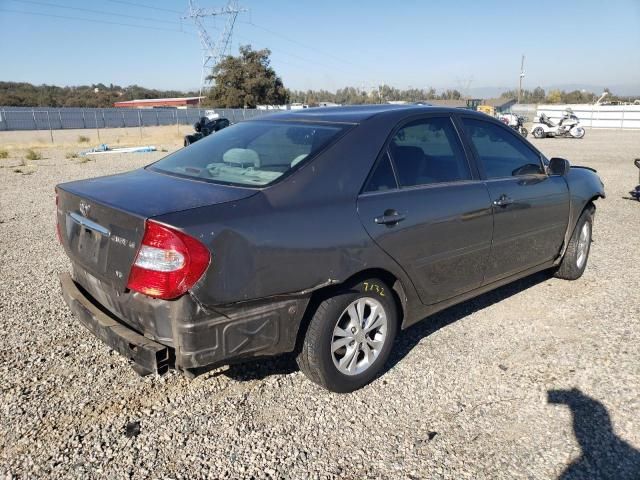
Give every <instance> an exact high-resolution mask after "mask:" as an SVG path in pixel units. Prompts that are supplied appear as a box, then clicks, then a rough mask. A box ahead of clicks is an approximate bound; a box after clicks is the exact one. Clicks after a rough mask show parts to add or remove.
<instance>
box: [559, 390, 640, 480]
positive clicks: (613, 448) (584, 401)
mask: <svg viewBox="0 0 640 480" xmlns="http://www.w3.org/2000/svg"><path fill="white" fill-rule="evenodd" d="M547 393H548V401H549V403H551V404H558V405H567V406H568V407H569V408H570V409H571V414H572V416H573V433H574V435H575V436H576V440H577V441H578V443H579V444H580V448H581V449H582V455H580V457H579V458H577V459H576V460H574V461H573V462H572V463H571V465H569V466H568V467H567V468H566V469H565V471H564V472H562V474H561V475H560V477H558V480H582V479H591V478H593V479H596V478H597V479H603V480H604V479H611V480H614V479H615V480H637V479H640V451H639V450H636V449H635V448H633V447H632V446H631V445H629V444H628V443H627V442H625V441H624V440H622V439H621V438H620V437H618V436H617V435H616V434H615V433H614V432H613V428H612V425H611V418H610V416H609V412H608V411H607V409H606V408H605V406H604V405H603V404H602V403H600V402H599V401H597V400H595V399H593V398H591V397H589V396H588V395H585V394H584V393H582V392H581V391H580V390H578V389H577V388H573V389H571V390H549V391H548V392H547Z"/></svg>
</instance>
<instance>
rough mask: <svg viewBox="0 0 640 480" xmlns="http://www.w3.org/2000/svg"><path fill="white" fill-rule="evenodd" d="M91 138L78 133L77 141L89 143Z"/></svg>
mask: <svg viewBox="0 0 640 480" xmlns="http://www.w3.org/2000/svg"><path fill="white" fill-rule="evenodd" d="M90 141H91V139H90V138H89V137H85V136H84V135H80V136H79V137H78V143H89V142H90Z"/></svg>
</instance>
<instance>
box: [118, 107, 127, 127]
mask: <svg viewBox="0 0 640 480" xmlns="http://www.w3.org/2000/svg"><path fill="white" fill-rule="evenodd" d="M120 113H122V128H124V127H126V126H127V122H126V121H125V119H124V110H122V111H121V112H120Z"/></svg>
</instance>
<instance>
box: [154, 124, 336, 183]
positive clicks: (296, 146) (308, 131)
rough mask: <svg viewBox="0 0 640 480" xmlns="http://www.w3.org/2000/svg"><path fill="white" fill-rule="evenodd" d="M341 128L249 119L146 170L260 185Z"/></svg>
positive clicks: (314, 150)
mask: <svg viewBox="0 0 640 480" xmlns="http://www.w3.org/2000/svg"><path fill="white" fill-rule="evenodd" d="M345 128H347V127H344V126H335V125H313V124H308V123H304V124H303V123H289V122H269V121H252V122H243V123H239V124H237V125H231V126H230V127H227V128H225V129H223V130H220V131H219V132H217V133H216V134H215V135H210V136H208V137H206V138H203V139H202V140H199V141H198V142H196V143H194V144H192V145H190V146H189V147H188V148H183V149H182V150H178V151H177V152H175V153H173V154H171V155H169V156H167V157H165V158H163V159H162V160H159V161H158V162H156V163H154V164H152V165H150V166H149V167H148V168H150V169H151V170H157V171H160V172H164V173H170V174H175V175H178V176H184V177H189V178H197V179H201V180H204V181H210V182H213V183H222V184H230V185H240V186H257V187H260V186H264V185H267V184H270V183H273V182H275V181H276V180H277V179H278V178H279V177H281V176H283V175H285V174H286V173H288V172H289V171H291V170H292V169H294V168H296V167H297V166H298V165H300V164H301V163H302V162H304V161H305V160H308V159H310V158H311V157H312V156H313V155H314V154H316V153H317V152H318V151H320V150H321V149H322V148H324V147H325V146H327V145H328V144H329V143H331V142H332V141H334V140H335V139H336V138H337V137H338V136H339V134H340V133H341V132H343V131H344V130H345Z"/></svg>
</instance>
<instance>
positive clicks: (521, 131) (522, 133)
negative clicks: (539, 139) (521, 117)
mask: <svg viewBox="0 0 640 480" xmlns="http://www.w3.org/2000/svg"><path fill="white" fill-rule="evenodd" d="M520 135H522V136H523V137H524V138H527V135H529V131H528V130H527V129H526V128H524V127H520Z"/></svg>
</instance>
